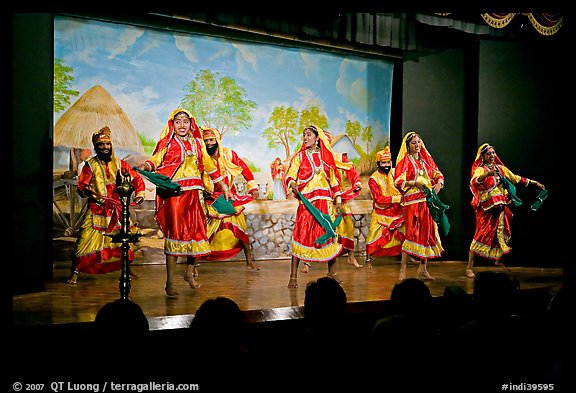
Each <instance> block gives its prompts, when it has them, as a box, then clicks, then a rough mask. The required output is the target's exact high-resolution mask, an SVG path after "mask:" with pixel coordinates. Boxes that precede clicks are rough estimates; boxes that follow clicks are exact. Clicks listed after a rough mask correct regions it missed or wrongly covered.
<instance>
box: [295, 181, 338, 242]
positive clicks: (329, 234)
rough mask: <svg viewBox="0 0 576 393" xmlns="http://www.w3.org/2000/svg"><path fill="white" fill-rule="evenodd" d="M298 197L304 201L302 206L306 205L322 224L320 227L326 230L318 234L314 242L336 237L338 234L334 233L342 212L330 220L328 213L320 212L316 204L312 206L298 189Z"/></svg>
mask: <svg viewBox="0 0 576 393" xmlns="http://www.w3.org/2000/svg"><path fill="white" fill-rule="evenodd" d="M298 197H299V198H300V200H301V201H302V203H304V206H306V208H307V209H308V210H309V211H310V213H311V214H312V215H313V216H314V218H316V220H317V221H318V222H319V223H320V225H322V228H324V229H325V230H326V233H325V234H324V235H322V236H320V237H319V238H318V239H316V240H315V241H314V243H316V244H324V243H326V242H327V241H328V240H330V239H332V238H336V237H337V236H338V234H337V233H336V228H337V227H338V225H340V222H341V221H342V214H338V217H336V220H334V222H332V219H331V218H330V215H329V214H326V213H322V212H321V211H320V210H318V209H317V208H316V206H314V205H313V204H312V202H310V201H309V200H308V199H306V197H304V195H302V193H301V192H300V191H298Z"/></svg>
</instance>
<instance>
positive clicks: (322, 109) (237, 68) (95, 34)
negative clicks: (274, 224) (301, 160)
mask: <svg viewBox="0 0 576 393" xmlns="http://www.w3.org/2000/svg"><path fill="white" fill-rule="evenodd" d="M54 67H55V72H54V75H55V81H54V86H55V91H54V97H55V100H54V171H55V172H60V171H64V170H67V169H74V168H75V167H76V166H75V165H76V164H77V162H78V161H81V160H83V159H85V158H86V156H87V155H88V154H90V149H92V144H91V141H90V135H91V134H92V133H93V132H94V131H96V130H98V129H99V128H100V127H102V126H104V125H108V126H110V128H111V129H112V132H113V139H114V143H115V151H116V154H117V155H119V156H120V157H122V158H124V157H126V156H129V155H133V156H147V155H149V154H151V151H152V149H153V147H154V145H155V143H156V140H157V138H158V137H159V135H160V132H161V130H162V128H163V127H164V126H165V124H166V121H167V116H168V114H169V113H170V112H171V111H172V110H173V109H175V108H177V107H184V108H186V109H189V110H190V111H191V112H192V113H193V114H194V116H195V118H196V121H197V123H198V124H199V125H201V126H202V125H203V126H210V127H216V128H218V129H220V130H221V132H222V134H223V145H224V146H226V147H231V148H233V149H234V150H236V151H237V152H238V154H239V155H240V157H242V158H245V159H246V161H248V162H249V165H250V167H251V169H252V170H253V171H254V174H255V176H256V179H257V181H258V182H260V183H264V184H265V183H269V185H270V186H271V185H272V179H271V177H270V176H271V175H270V164H271V163H272V162H273V161H274V160H275V158H276V157H280V158H281V159H282V160H288V159H289V158H290V156H291V155H292V154H293V153H294V152H295V151H296V150H297V148H298V147H299V145H300V143H301V139H302V137H301V135H302V129H303V127H304V126H305V125H307V124H310V123H314V124H317V125H319V126H321V127H324V128H325V129H327V130H329V131H330V132H331V134H332V135H333V136H334V150H336V151H339V152H346V153H347V154H348V157H349V159H351V160H352V161H354V162H355V163H356V164H357V167H358V169H359V170H360V171H361V172H363V173H364V174H365V175H369V173H371V171H373V169H374V167H373V158H372V157H373V155H374V152H376V151H377V150H378V149H381V148H382V147H383V146H384V145H386V144H388V143H389V134H390V132H389V126H390V106H391V93H392V73H393V62H391V61H385V60H379V59H372V58H362V57H354V56H350V55H343V54H335V53H330V52H326V51H319V50H310V49H302V48H297V47H286V46H275V45H269V44H261V43H253V42H245V41H235V40H231V39H224V38H216V37H209V36H202V35H195V34H188V33H178V32H168V31H164V30H157V29H154V28H145V27H138V26H131V25H125V24H115V23H107V22H101V21H96V20H86V19H75V18H69V17H61V16H56V17H55V19H54Z"/></svg>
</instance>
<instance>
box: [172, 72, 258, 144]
mask: <svg viewBox="0 0 576 393" xmlns="http://www.w3.org/2000/svg"><path fill="white" fill-rule="evenodd" d="M218 74H219V73H218V72H215V73H213V72H211V71H210V70H201V71H200V72H199V73H198V75H196V77H195V78H194V80H192V81H191V82H190V83H188V84H187V85H186V87H185V91H186V95H185V96H184V99H183V100H182V102H181V106H182V108H184V109H187V110H188V111H190V113H192V115H193V116H194V119H195V120H196V123H198V125H200V126H205V127H210V128H217V129H218V130H219V131H220V132H221V134H222V136H224V135H226V134H230V135H236V134H237V133H239V132H240V131H241V130H242V129H246V128H248V127H250V125H251V124H252V112H253V110H254V109H255V108H256V103H255V102H254V101H251V100H248V99H246V90H244V89H243V88H242V87H240V86H238V84H237V83H236V81H235V80H234V79H232V78H230V77H227V76H224V77H221V78H219V77H218Z"/></svg>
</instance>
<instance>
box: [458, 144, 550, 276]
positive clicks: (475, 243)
mask: <svg viewBox="0 0 576 393" xmlns="http://www.w3.org/2000/svg"><path fill="white" fill-rule="evenodd" d="M470 177H471V178H470V191H472V195H473V198H472V202H471V205H472V207H473V208H474V214H475V216H476V229H475V231H474V238H473V239H472V243H471V244H470V251H469V253H468V265H467V266H466V277H468V278H474V277H475V274H474V271H473V270H472V269H473V268H474V259H475V256H476V255H478V256H480V257H482V258H486V259H490V260H493V261H495V264H496V266H499V267H501V268H503V269H505V270H508V268H507V267H506V266H504V264H502V263H501V262H500V259H501V258H502V257H503V256H504V255H506V254H508V253H509V252H510V251H512V248H511V247H510V246H508V242H509V241H510V237H511V231H510V223H511V221H512V216H513V214H512V211H511V210H510V207H509V205H510V203H512V198H511V197H512V195H511V193H510V192H509V191H508V189H507V187H505V181H506V180H507V181H509V182H510V183H512V184H514V185H520V186H525V187H527V186H529V185H530V184H533V185H535V186H536V187H538V188H540V189H541V190H544V189H545V187H544V185H543V184H540V183H538V182H537V181H535V180H530V179H527V178H525V177H522V176H518V175H515V174H514V173H512V171H510V169H508V168H507V167H506V166H505V165H504V164H503V163H502V161H501V160H500V158H499V157H498V155H497V154H496V151H495V150H494V147H493V146H490V144H488V143H484V144H482V145H481V146H480V147H479V148H478V151H477V153H476V159H475V160H474V163H473V164H472V170H471V174H470Z"/></svg>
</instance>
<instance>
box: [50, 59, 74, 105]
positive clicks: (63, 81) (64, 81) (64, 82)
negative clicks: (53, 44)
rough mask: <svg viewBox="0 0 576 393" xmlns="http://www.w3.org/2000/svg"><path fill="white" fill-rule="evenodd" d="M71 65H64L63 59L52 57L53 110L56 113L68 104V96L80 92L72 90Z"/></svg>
mask: <svg viewBox="0 0 576 393" xmlns="http://www.w3.org/2000/svg"><path fill="white" fill-rule="evenodd" d="M73 72H74V70H73V69H72V67H67V66H65V65H64V60H62V59H58V58H54V112H56V113H58V112H61V111H63V110H64V109H66V108H68V107H69V106H70V97H76V96H77V95H78V94H80V93H79V92H78V91H77V90H72V89H71V87H72V82H74V76H73V75H71V74H72V73H73Z"/></svg>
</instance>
